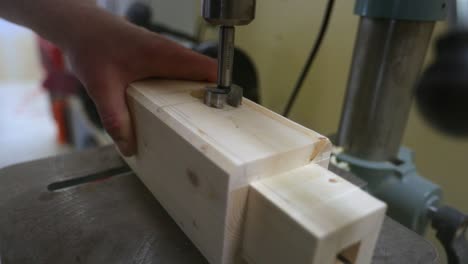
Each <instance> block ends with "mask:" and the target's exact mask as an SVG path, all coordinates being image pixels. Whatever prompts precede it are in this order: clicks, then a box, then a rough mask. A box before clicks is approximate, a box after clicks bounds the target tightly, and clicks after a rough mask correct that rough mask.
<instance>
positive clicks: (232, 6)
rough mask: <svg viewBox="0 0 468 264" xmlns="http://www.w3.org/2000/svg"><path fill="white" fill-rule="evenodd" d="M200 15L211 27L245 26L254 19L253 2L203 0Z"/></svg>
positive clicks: (250, 0) (252, 0) (249, 0)
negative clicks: (201, 14)
mask: <svg viewBox="0 0 468 264" xmlns="http://www.w3.org/2000/svg"><path fill="white" fill-rule="evenodd" d="M202 13H203V18H204V19H205V20H206V21H207V22H208V23H210V24H212V25H224V26H241V25H247V24H249V23H250V22H252V20H254V18H255V0H203V6H202Z"/></svg>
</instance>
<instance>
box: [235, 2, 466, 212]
mask: <svg viewBox="0 0 468 264" xmlns="http://www.w3.org/2000/svg"><path fill="white" fill-rule="evenodd" d="M326 2H327V1H326V0H320V1H319V0H316V1H310V0H259V1H257V5H258V9H257V18H256V20H255V21H254V22H253V23H252V24H251V25H249V26H247V27H242V28H239V30H238V32H239V33H238V35H237V43H238V44H239V46H241V47H242V48H244V49H245V50H247V51H248V53H249V54H250V55H251V56H252V57H253V58H254V60H255V62H256V63H257V65H258V70H259V74H260V78H261V94H262V97H263V102H262V103H263V104H264V105H265V106H267V107H268V108H271V109H273V110H275V111H282V109H283V108H284V106H285V102H286V100H287V97H288V96H289V94H290V92H291V90H292V87H293V85H294V82H295V80H296V79H297V77H298V75H299V72H300V69H301V68H302V66H303V64H304V62H305V60H306V57H307V55H308V53H309V52H310V49H311V46H312V43H313V41H314V40H315V37H316V34H317V31H318V28H319V26H320V22H321V19H322V15H323V10H324V8H325V4H326ZM354 2H355V1H349V0H346V1H336V7H335V10H334V12H333V16H332V21H331V24H330V27H329V32H328V35H327V36H326V39H325V42H324V45H323V48H322V50H321V51H320V53H319V55H318V57H317V60H316V63H315V64H314V65H313V67H312V70H311V72H310V73H309V77H308V79H307V81H306V83H305V86H304V88H303V92H302V93H301V94H300V97H299V100H298V101H297V104H296V107H295V108H294V110H293V112H292V116H291V117H292V119H293V120H295V121H297V122H299V123H301V124H303V125H305V126H307V127H310V128H312V129H314V130H317V131H319V132H321V133H323V134H326V135H328V134H332V133H334V132H336V130H337V127H338V122H339V116H340V113H341V106H342V100H343V97H344V93H345V88H346V83H347V77H348V71H349V66H350V62H351V56H352V51H353V47H354V39H355V35H356V31H357V23H358V17H356V16H355V15H353V7H354ZM442 29H443V26H442V25H438V26H437V28H436V33H435V35H437V34H440V32H442ZM437 32H438V33H437ZM428 57H430V55H429V56H428ZM467 103H468V102H467ZM404 143H405V144H406V145H407V146H409V147H411V148H412V149H413V150H415V151H416V162H417V165H418V167H419V170H420V172H421V174H422V175H424V176H426V177H428V178H429V179H431V180H433V181H434V182H436V183H437V184H439V185H440V186H441V187H442V188H443V189H444V192H445V197H446V201H447V202H448V203H449V204H452V205H455V206H456V207H458V208H460V209H462V210H464V211H465V212H468V191H467V186H468V168H467V167H466V163H467V162H468V140H460V139H452V138H449V137H446V136H444V135H441V134H439V133H437V132H435V131H434V130H433V129H432V128H430V127H429V126H427V125H426V124H425V123H423V121H422V120H421V118H420V116H419V114H418V113H417V110H415V109H413V111H412V113H411V117H410V120H409V124H408V127H407V130H406V135H405V140H404Z"/></svg>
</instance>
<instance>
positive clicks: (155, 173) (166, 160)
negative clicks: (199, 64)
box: [126, 80, 384, 264]
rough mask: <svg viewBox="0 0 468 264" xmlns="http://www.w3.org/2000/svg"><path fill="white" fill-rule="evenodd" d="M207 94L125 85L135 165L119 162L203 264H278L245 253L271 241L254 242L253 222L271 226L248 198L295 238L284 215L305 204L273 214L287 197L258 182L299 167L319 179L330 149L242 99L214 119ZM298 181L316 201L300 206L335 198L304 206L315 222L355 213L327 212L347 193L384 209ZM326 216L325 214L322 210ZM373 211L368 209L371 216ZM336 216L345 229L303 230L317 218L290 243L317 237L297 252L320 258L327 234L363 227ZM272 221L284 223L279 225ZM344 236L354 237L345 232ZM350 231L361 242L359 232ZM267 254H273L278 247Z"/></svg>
mask: <svg viewBox="0 0 468 264" xmlns="http://www.w3.org/2000/svg"><path fill="white" fill-rule="evenodd" d="M205 87H206V84H203V83H194V82H183V81H165V80H150V81H144V82H138V83H134V84H132V85H131V86H130V87H129V89H128V105H129V107H130V109H131V112H132V115H133V121H134V127H135V130H136V137H137V142H138V152H137V155H136V156H135V157H132V158H127V159H126V160H127V162H128V163H129V165H130V166H131V167H132V168H133V169H134V171H135V172H136V174H137V175H138V177H139V178H140V179H141V180H142V181H143V183H144V184H145V185H146V186H147V187H148V189H149V190H150V191H151V192H152V193H153V195H154V196H155V197H156V199H158V201H159V202H160V203H161V204H162V205H163V206H164V208H165V209H166V210H167V211H168V213H169V214H170V215H171V217H172V218H173V219H174V220H175V221H176V222H177V224H178V225H179V226H180V228H181V229H182V230H183V231H184V232H185V233H186V234H187V236H188V237H189V238H190V239H191V240H192V242H193V243H194V244H195V245H196V246H197V247H198V249H199V250H200V251H201V252H202V254H203V255H204V256H205V257H206V258H207V259H208V261H209V262H210V263H212V264H218V263H219V264H230V263H245V262H244V258H246V259H249V261H250V262H249V263H251V264H254V263H268V264H269V263H281V262H264V260H263V257H264V256H263V257H258V256H259V255H258V254H260V255H262V254H267V251H268V250H269V249H271V248H269V247H267V246H264V247H262V249H263V250H264V252H263V253H258V254H254V253H252V251H253V250H255V249H254V247H253V244H252V242H253V241H254V239H260V240H257V241H258V242H259V243H265V244H269V241H264V242H262V241H261V238H262V237H264V234H263V233H261V232H262V230H264V229H258V228H256V227H255V226H256V225H259V224H260V225H262V223H263V222H258V221H266V222H268V221H269V220H268V219H265V217H266V215H263V214H262V213H260V212H261V211H262V210H263V209H262V210H258V209H249V211H248V212H246V209H247V198H248V194H249V190H250V193H251V195H250V196H251V197H252V198H251V199H250V198H249V208H250V207H253V208H256V207H259V208H263V207H269V206H270V207H271V206H273V208H276V209H277V210H280V211H279V212H276V213H275V212H273V211H274V210H273V211H271V210H270V211H268V213H269V214H270V215H275V214H276V215H279V216H282V217H286V218H287V219H294V221H293V222H292V223H290V225H289V226H288V225H284V226H285V228H296V229H297V228H298V227H300V226H302V222H300V221H299V220H298V219H295V218H294V217H292V216H290V215H294V214H295V213H296V211H297V210H299V209H300V210H306V211H307V209H308V207H307V204H308V201H306V200H305V201H301V203H300V204H301V206H302V207H300V208H296V207H294V208H284V206H283V207H281V204H282V203H283V202H284V200H282V198H281V197H283V196H281V195H280V194H281V193H283V192H285V193H288V192H289V190H288V188H286V189H284V188H283V187H281V184H279V185H274V182H269V181H268V182H264V181H265V180H274V179H278V181H279V180H280V179H282V178H284V177H286V176H285V175H288V174H290V173H293V172H294V171H295V170H297V169H300V168H304V169H307V168H309V166H313V168H314V169H318V168H319V167H321V168H322V170H321V171H326V170H325V168H326V167H327V166H328V161H329V156H330V149H331V145H330V142H329V141H328V139H327V138H325V137H323V136H321V135H319V134H318V133H316V132H314V131H311V130H309V129H307V128H304V127H302V126H300V125H298V124H296V123H294V122H292V121H290V120H288V119H285V118H283V117H281V116H279V115H277V114H275V113H273V112H271V111H269V110H267V109H265V108H263V107H261V106H259V105H257V104H255V103H253V102H250V101H248V100H245V101H244V103H243V105H242V106H241V107H239V108H232V107H229V106H226V107H225V108H224V109H221V110H220V109H214V108H210V107H207V106H205V105H204V104H203V103H202V100H201V98H202V97H203V91H204V88H205ZM329 174H330V172H327V173H317V172H314V173H312V172H310V173H304V175H308V177H309V176H310V177H315V178H317V177H318V178H323V179H325V178H324V177H329ZM314 175H315V176H314ZM317 175H319V176H317ZM286 178H289V177H286ZM291 179H295V180H299V182H295V184H298V185H301V182H300V181H303V180H304V179H302V178H300V177H292V178H291ZM323 179H322V180H323ZM306 182H307V186H310V187H311V188H312V189H311V190H314V191H319V192H318V193H317V195H315V196H314V195H312V194H310V195H309V196H307V195H304V199H312V198H313V197H320V196H321V195H322V193H325V194H326V195H328V196H324V197H329V198H330V197H333V198H330V199H328V200H327V199H325V201H327V203H321V202H320V201H318V202H317V201H316V202H315V205H314V206H315V207H311V208H315V210H318V211H317V212H319V213H323V212H326V213H328V214H324V215H323V217H324V218H323V219H326V218H327V217H328V216H330V217H331V216H338V215H340V216H341V214H340V213H341V212H339V211H336V210H339V209H343V210H344V209H346V210H348V209H349V210H352V209H353V210H354V209H355V210H358V211H360V209H359V208H361V206H360V205H359V203H358V204H355V205H354V207H353V205H352V204H350V203H346V206H343V207H337V206H336V204H335V203H333V202H330V201H331V200H333V201H335V200H336V201H338V200H337V199H338V196H340V193H341V191H343V190H345V193H350V192H351V189H353V191H352V192H355V193H354V195H356V197H358V198H362V199H363V201H369V203H371V201H373V202H375V203H377V204H379V205H380V206H381V207H379V210H380V211H382V209H383V208H384V205H383V204H382V203H380V202H378V201H377V200H375V199H374V198H372V197H370V196H369V195H367V194H365V193H363V192H362V191H360V190H358V189H356V188H354V187H353V186H352V185H350V184H348V185H346V186H348V187H346V188H344V187H343V188H344V189H339V188H338V186H341V185H340V184H335V185H331V184H330V186H336V187H329V188H328V189H326V188H325V190H329V191H325V192H323V191H321V189H320V188H314V184H315V183H314V184H312V183H311V182H313V181H306ZM306 182H304V183H306ZM262 184H270V185H271V184H273V185H274V186H275V187H273V188H279V189H280V190H270V191H272V192H274V193H277V194H278V195H280V196H278V197H276V196H273V194H271V193H268V192H267V191H266V190H265V189H262V188H263V187H264V186H263V185H262ZM270 185H268V186H270ZM273 185H272V186H273ZM262 186H263V187H262ZM265 186H266V185H265ZM304 186H306V185H304ZM318 186H320V185H318ZM348 189H349V190H348ZM340 190H341V191H340ZM328 192H329V193H328ZM293 193H294V192H293ZM358 194H359V195H360V196H359V195H358ZM275 197H276V198H275ZM291 197H294V199H299V200H300V197H299V196H294V195H292V194H291ZM350 197H351V196H350ZM319 200H320V199H319ZM259 201H260V202H259ZM261 201H264V202H261ZM294 201H295V200H294ZM361 202H362V201H361ZM319 205H321V206H319ZM328 207H329V209H330V211H326V208H328ZM377 207H378V206H377V205H376V206H375V208H377ZM372 208H374V207H372ZM375 208H374V209H375ZM319 209H321V210H322V211H320V210H319ZM375 211H378V210H377V209H375ZM380 211H379V212H380ZM311 212H312V211H311ZM366 212H367V211H366ZM343 217H344V219H349V221H346V220H343V221H342V222H339V223H340V225H336V226H334V227H327V228H326V229H324V231H320V230H321V227H320V226H321V225H322V224H323V223H324V222H323V221H324V220H323V219H322V218H312V219H311V220H309V222H311V223H312V222H314V221H315V219H316V220H317V221H318V220H320V221H322V222H317V223H316V225H315V227H314V228H311V229H303V230H302V231H304V232H305V234H301V235H302V237H301V236H299V237H298V238H300V239H302V241H305V242H311V241H313V238H314V237H315V238H316V240H317V241H316V244H310V245H307V244H306V245H303V246H301V248H302V249H299V251H301V250H303V249H307V250H309V251H310V249H316V250H315V251H314V252H315V253H314V254H318V252H319V251H320V250H321V246H322V245H330V243H332V244H333V243H334V242H333V241H332V240H330V239H328V236H325V235H324V234H326V233H327V232H329V231H330V232H342V231H343V232H348V233H352V232H353V230H354V229H353V227H354V226H357V225H354V223H357V222H361V221H363V220H365V219H364V218H366V214H365V213H362V214H359V213H356V214H351V215H350V216H343ZM360 217H361V218H360ZM246 219H247V223H250V225H246V226H247V228H246V232H247V230H252V229H253V230H255V232H254V231H248V232H250V233H249V234H248V235H246V236H244V233H243V232H242V231H243V228H244V223H245V222H246ZM249 219H250V220H249ZM262 219H263V220H262ZM296 220H297V221H296ZM256 221H257V222H256ZM275 221H276V220H275ZM278 221H280V222H281V221H283V220H281V219H279V218H278ZM377 222H378V220H375V219H374V222H372V223H373V224H374V225H372V226H371V227H370V228H373V231H375V230H378V228H379V226H380V224H379V223H377ZM346 223H348V224H346ZM351 223H353V224H351ZM347 227H349V228H351V229H353V230H349V228H348V229H346V228H347ZM324 228H325V227H324ZM333 230H334V231H333ZM366 230H367V229H366ZM257 231H258V232H257ZM316 232H319V233H316ZM320 232H322V233H320ZM356 232H357V233H359V234H360V235H362V233H363V230H357V231H356ZM273 233H274V232H273ZM273 233H272V234H273ZM278 234H280V233H278ZM249 235H250V237H252V236H253V237H252V240H250V239H247V241H246V240H245V239H244V242H242V241H243V239H242V238H243V237H247V238H248V237H249ZM330 237H333V236H330ZM357 237H359V236H358V235H355V236H354V237H352V238H357ZM288 238H291V239H293V240H294V239H295V238H293V237H288ZM322 238H326V242H324V243H322V244H320V243H319V242H321V241H322ZM333 238H334V239H339V238H335V237H333ZM277 239H278V237H277ZM279 239H283V238H279ZM361 240H362V237H361V238H360V241H361ZM370 240H371V239H369V240H365V241H370ZM330 241H331V242H330ZM346 242H348V241H346ZM346 242H340V243H338V244H339V245H338V244H336V248H337V249H338V248H340V250H342V249H341V247H342V246H343V245H344V246H346V245H347V243H346ZM356 242H358V241H356ZM242 243H244V246H243V245H242ZM364 243H367V242H364ZM369 243H370V244H372V243H371V242H369ZM374 243H375V241H374ZM245 245H247V246H245ZM271 245H272V246H273V245H275V246H279V245H281V243H272V244H271ZM333 245H335V244H333ZM361 245H362V244H361ZM319 249H320V250H319ZM330 250H331V249H330ZM330 250H329V251H330ZM331 251H333V250H331ZM242 252H243V253H242ZM259 252H260V251H259ZM324 254H325V253H324ZM308 257H309V256H308ZM257 259H258V260H257ZM363 259H365V258H363ZM282 263H285V262H282ZM289 263H296V262H289ZM297 263H299V262H297ZM300 263H313V264H328V263H325V262H324V263H318V262H300ZM356 263H358V262H356ZM359 263H365V262H359Z"/></svg>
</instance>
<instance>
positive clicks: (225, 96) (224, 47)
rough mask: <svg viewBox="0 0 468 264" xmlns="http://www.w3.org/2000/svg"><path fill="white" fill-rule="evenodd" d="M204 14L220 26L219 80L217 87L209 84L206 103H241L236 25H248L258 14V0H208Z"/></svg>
mask: <svg viewBox="0 0 468 264" xmlns="http://www.w3.org/2000/svg"><path fill="white" fill-rule="evenodd" d="M202 12H203V18H204V19H205V20H206V21H207V22H208V23H210V24H213V25H218V26H219V50H218V82H217V87H215V88H208V89H207V91H206V94H205V104H207V105H208V106H211V107H215V108H223V107H224V104H225V102H226V101H227V103H228V104H230V105H231V106H235V107H237V106H239V105H240V103H241V101H242V88H240V87H238V86H235V85H233V84H232V65H233V62H234V36H235V28H234V26H240V25H247V24H249V23H250V22H252V20H253V19H254V18H255V0H204V1H203V10H202Z"/></svg>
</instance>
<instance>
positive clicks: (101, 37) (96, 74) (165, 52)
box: [62, 15, 217, 156]
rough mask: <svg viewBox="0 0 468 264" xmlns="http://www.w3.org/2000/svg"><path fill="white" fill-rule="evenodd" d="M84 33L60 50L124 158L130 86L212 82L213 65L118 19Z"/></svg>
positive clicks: (128, 144) (130, 142) (130, 137)
mask: <svg viewBox="0 0 468 264" xmlns="http://www.w3.org/2000/svg"><path fill="white" fill-rule="evenodd" d="M85 30H86V31H83V33H82V34H81V36H79V38H77V37H74V39H75V40H78V41H74V42H73V43H69V44H67V45H65V46H64V47H62V48H63V49H64V52H65V54H66V56H67V57H68V59H69V62H70V65H71V67H72V71H73V72H74V73H75V74H76V76H77V77H78V78H79V79H80V81H81V82H82V83H83V85H84V86H85V87H86V89H87V91H88V93H89V95H90V97H91V98H92V99H93V101H94V102H95V104H96V106H97V109H98V112H99V114H100V117H101V120H102V123H103V126H104V128H105V129H106V130H107V132H108V133H109V134H110V135H111V137H112V138H113V139H114V141H115V143H116V144H117V146H118V147H119V149H120V151H121V152H122V154H124V155H125V156H130V155H133V154H134V153H135V148H136V143H135V141H136V140H135V136H134V133H133V128H132V121H131V118H130V115H129V111H128V108H127V103H126V93H125V91H126V89H127V86H128V85H129V84H130V83H131V82H133V81H136V80H140V79H144V78H148V77H160V78H168V79H186V80H196V81H210V82H215V81H216V75H217V63H216V61H215V60H213V59H211V58H208V57H206V56H203V55H200V54H198V53H195V52H193V51H191V50H189V49H186V48H184V47H182V46H180V45H178V44H176V43H174V42H172V41H170V40H168V39H166V38H164V37H162V36H160V35H158V34H155V33H152V32H149V31H147V30H145V29H143V28H139V27H137V26H134V25H132V24H130V23H128V22H126V21H124V20H123V19H120V18H117V17H114V16H112V15H109V16H107V17H106V18H105V19H103V21H102V23H100V24H98V25H96V27H94V28H92V29H91V28H87V29H85Z"/></svg>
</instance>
